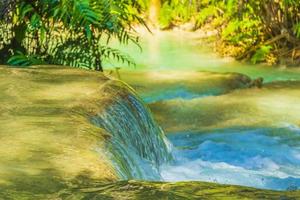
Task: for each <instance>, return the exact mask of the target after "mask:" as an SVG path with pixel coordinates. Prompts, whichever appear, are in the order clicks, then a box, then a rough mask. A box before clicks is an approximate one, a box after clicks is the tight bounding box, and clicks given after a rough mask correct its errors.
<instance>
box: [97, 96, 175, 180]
mask: <svg viewBox="0 0 300 200" xmlns="http://www.w3.org/2000/svg"><path fill="white" fill-rule="evenodd" d="M92 122H93V123H94V124H96V125H97V126H99V127H102V128H103V129H105V130H106V132H107V133H109V134H110V135H111V138H110V139H109V141H108V144H107V149H108V152H107V153H108V155H109V157H110V158H111V160H112V162H113V164H114V168H115V169H116V171H117V173H118V175H119V176H120V178H121V179H124V180H128V179H141V180H160V179H161V177H160V172H159V167H160V166H161V165H163V164H165V163H167V162H168V161H169V160H171V153H170V148H171V147H170V143H169V142H168V141H167V139H166V137H165V135H164V133H163V131H162V129H161V128H160V127H159V126H158V125H157V124H156V123H155V121H154V120H153V118H152V116H151V113H150V111H149V110H148V109H147V107H146V106H145V105H144V104H143V103H142V101H141V100H140V99H139V98H138V97H137V95H136V94H134V92H132V91H130V92H128V93H127V94H123V95H121V96H117V95H116V99H115V100H114V102H112V103H111V104H110V105H109V106H106V108H105V110H104V111H103V112H101V114H99V115H97V116H96V117H94V118H93V119H92Z"/></svg>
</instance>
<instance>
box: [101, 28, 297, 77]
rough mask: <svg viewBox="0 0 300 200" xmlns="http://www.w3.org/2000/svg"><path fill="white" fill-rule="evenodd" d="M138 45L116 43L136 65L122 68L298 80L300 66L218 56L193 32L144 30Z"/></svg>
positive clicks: (117, 65)
mask: <svg viewBox="0 0 300 200" xmlns="http://www.w3.org/2000/svg"><path fill="white" fill-rule="evenodd" d="M140 43H141V48H139V47H138V46H136V45H133V44H130V45H128V46H117V45H115V46H117V47H118V48H121V50H122V51H123V52H124V53H126V54H128V55H130V56H131V57H132V58H133V59H134V60H135V62H136V64H137V65H136V67H132V66H129V67H123V68H124V70H125V69H126V70H132V71H137V70H144V71H166V70H184V71H189V70H199V71H209V72H220V73H226V72H238V73H242V74H246V75H248V76H250V77H251V78H257V77H263V78H264V80H265V82H270V81H284V80H300V69H297V68H286V67H284V66H278V67H271V66H268V65H252V64H249V63H241V62H237V61H234V60H233V59H231V58H221V57H219V56H218V55H216V54H215V53H214V47H213V46H208V44H207V43H206V42H203V40H201V39H199V38H197V34H196V33H187V32H154V33H152V34H150V33H145V32H143V34H142V36H141V40H140ZM119 66H120V63H115V62H110V63H106V67H108V68H114V67H119Z"/></svg>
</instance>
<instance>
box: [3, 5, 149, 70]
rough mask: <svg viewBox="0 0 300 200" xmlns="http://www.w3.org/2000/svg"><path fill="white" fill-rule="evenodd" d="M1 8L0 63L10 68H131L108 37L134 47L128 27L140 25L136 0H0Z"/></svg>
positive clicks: (124, 56)
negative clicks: (113, 64)
mask: <svg viewBox="0 0 300 200" xmlns="http://www.w3.org/2000/svg"><path fill="white" fill-rule="evenodd" d="M1 8H2V9H1V10H0V41H3V42H0V53H1V55H4V56H3V58H2V60H0V61H2V63H3V62H8V63H10V64H13V65H31V64H37V63H42V62H43V63H44V62H46V63H49V64H63V65H70V66H74V67H85V68H89V69H95V70H102V60H103V59H106V58H108V59H111V58H116V59H118V60H119V61H122V62H127V63H129V64H133V61H132V60H131V59H130V57H129V56H128V55H126V54H123V53H121V52H120V51H118V50H116V49H113V48H110V47H109V46H108V45H109V43H110V41H111V40H112V39H117V40H118V41H119V42H120V43H124V44H127V43H128V42H133V43H136V44H137V45H138V37H137V36H136V34H135V32H134V28H133V24H134V23H142V24H144V21H143V20H142V19H141V18H140V17H139V16H138V13H140V12H141V9H142V8H141V5H140V1H136V0H60V1H57V0H43V1H30V0H15V1H12V0H10V1H9V0H2V1H1Z"/></svg>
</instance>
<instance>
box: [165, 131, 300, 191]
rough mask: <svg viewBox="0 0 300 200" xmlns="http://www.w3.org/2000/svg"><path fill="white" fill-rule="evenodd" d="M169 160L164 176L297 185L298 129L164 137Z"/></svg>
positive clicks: (281, 187)
mask: <svg viewBox="0 0 300 200" xmlns="http://www.w3.org/2000/svg"><path fill="white" fill-rule="evenodd" d="M168 138H169V140H170V141H171V142H172V143H173V145H174V149H175V150H174V152H173V153H174V157H175V161H174V163H172V164H170V165H164V166H163V167H162V168H161V170H162V171H161V174H162V178H163V180H165V181H187V180H189V181H192V180H194V181H195V180H202V181H209V182H216V183H223V184H233V185H244V186H251V187H256V188H264V189H274V190H294V189H298V188H299V187H300V129H299V128H296V127H292V126H291V127H283V128H278V129H268V128H264V129H250V130H247V129H244V130H234V129H226V130H219V131H215V132H209V133H201V134H199V133H187V132H186V133H177V134H171V135H169V136H168Z"/></svg>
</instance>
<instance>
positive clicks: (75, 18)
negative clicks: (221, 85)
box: [0, 0, 300, 71]
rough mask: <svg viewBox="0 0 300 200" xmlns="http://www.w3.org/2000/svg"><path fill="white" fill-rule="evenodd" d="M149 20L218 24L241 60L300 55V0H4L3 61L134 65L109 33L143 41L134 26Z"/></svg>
mask: <svg viewBox="0 0 300 200" xmlns="http://www.w3.org/2000/svg"><path fill="white" fill-rule="evenodd" d="M145 21H147V22H149V23H148V24H154V25H155V24H156V23H157V26H159V27H160V28H161V29H170V28H172V27H176V26H179V25H182V24H185V23H192V25H193V28H192V29H193V30H198V29H204V30H217V34H216V35H214V38H213V39H214V42H215V44H217V45H216V47H217V48H216V51H218V52H219V53H221V54H222V55H226V56H233V57H235V58H236V59H238V60H248V61H251V62H252V63H259V62H267V63H269V64H279V63H280V62H286V63H289V64H294V65H297V64H299V63H300V1H298V0H44V1H41V0H38V1H32V0H0V55H1V57H0V64H1V63H2V64H6V63H8V64H10V65H21V66H26V65H33V64H43V63H47V64H60V65H69V66H74V67H84V68H89V69H94V70H99V71H102V70H103V66H102V63H103V60H104V59H117V60H119V61H121V62H124V63H128V64H133V65H134V61H133V60H132V59H131V58H130V55H127V54H126V53H124V52H120V51H119V50H118V49H114V48H111V47H110V41H111V40H112V39H113V38H114V39H117V40H118V41H119V42H120V43H122V44H128V43H129V42H133V43H135V44H137V45H139V42H138V35H137V33H136V32H135V30H134V26H135V25H143V26H146V23H145ZM146 27H147V26H146Z"/></svg>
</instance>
